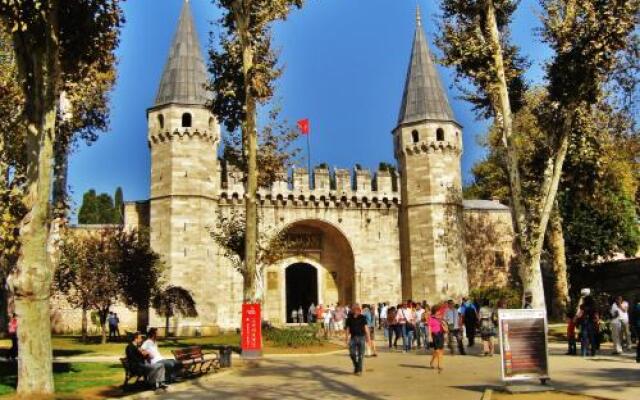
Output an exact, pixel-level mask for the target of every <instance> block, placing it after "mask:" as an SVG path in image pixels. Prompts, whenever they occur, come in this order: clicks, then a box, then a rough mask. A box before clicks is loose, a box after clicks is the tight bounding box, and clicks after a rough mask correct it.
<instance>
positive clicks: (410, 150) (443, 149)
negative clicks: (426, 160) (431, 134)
mask: <svg viewBox="0 0 640 400" xmlns="http://www.w3.org/2000/svg"><path fill="white" fill-rule="evenodd" d="M404 151H405V153H406V154H407V155H413V154H421V153H427V154H428V153H449V152H451V153H454V154H460V153H461V152H462V149H461V148H460V146H459V145H458V143H456V142H450V141H443V140H431V141H422V142H418V143H411V144H409V145H407V146H405V148H404Z"/></svg>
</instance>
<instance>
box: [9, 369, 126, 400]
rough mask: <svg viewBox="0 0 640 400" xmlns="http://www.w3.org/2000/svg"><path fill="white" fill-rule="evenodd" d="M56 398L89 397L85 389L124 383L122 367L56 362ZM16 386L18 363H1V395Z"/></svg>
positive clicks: (10, 391)
mask: <svg viewBox="0 0 640 400" xmlns="http://www.w3.org/2000/svg"><path fill="white" fill-rule="evenodd" d="M53 370H54V379H55V386H56V393H57V394H58V395H59V396H56V398H61V399H72V398H89V397H92V396H86V395H85V394H84V392H85V391H87V390H89V389H91V388H96V387H100V388H107V387H110V386H114V385H119V384H121V383H122V380H123V378H124V375H123V372H122V367H121V366H120V365H119V364H111V363H55V364H53ZM15 386H16V364H14V363H0V396H3V395H10V394H12V393H13V392H14V391H15Z"/></svg>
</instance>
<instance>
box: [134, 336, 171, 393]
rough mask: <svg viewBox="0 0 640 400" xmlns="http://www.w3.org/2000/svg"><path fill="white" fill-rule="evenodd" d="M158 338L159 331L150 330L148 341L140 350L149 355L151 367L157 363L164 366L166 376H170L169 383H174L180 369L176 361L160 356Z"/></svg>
mask: <svg viewBox="0 0 640 400" xmlns="http://www.w3.org/2000/svg"><path fill="white" fill-rule="evenodd" d="M157 338H158V329H156V328H151V329H149V333H148V334H147V340H145V341H144V343H142V346H141V347H140V348H141V349H142V350H144V351H145V352H146V353H147V354H148V355H149V363H150V364H151V365H153V364H157V363H160V364H162V365H164V369H165V371H166V375H168V376H169V382H173V381H174V380H175V377H176V369H177V367H178V364H177V363H176V360H169V359H165V358H163V357H162V355H161V354H160V350H158V342H157Z"/></svg>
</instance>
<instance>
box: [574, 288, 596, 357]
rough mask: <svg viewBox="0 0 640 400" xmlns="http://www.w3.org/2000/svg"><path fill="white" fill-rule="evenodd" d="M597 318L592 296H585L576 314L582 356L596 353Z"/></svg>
mask: <svg viewBox="0 0 640 400" xmlns="http://www.w3.org/2000/svg"><path fill="white" fill-rule="evenodd" d="M598 320H599V318H598V311H597V310H596V305H595V301H594V300H593V297H591V296H585V297H584V298H583V299H582V303H581V304H580V305H579V308H578V313H577V314H576V326H579V327H580V352H581V354H582V356H583V357H586V356H588V355H591V356H595V355H596V349H597V346H598V343H597V333H598Z"/></svg>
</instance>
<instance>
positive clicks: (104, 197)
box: [78, 188, 123, 225]
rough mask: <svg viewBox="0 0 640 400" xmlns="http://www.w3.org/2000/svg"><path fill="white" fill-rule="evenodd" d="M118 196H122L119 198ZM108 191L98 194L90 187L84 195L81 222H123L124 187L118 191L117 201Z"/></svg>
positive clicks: (79, 217) (80, 212)
mask: <svg viewBox="0 0 640 400" xmlns="http://www.w3.org/2000/svg"><path fill="white" fill-rule="evenodd" d="M118 196H120V197H119V198H118ZM117 202H119V204H120V205H117V204H115V203H114V201H113V198H112V197H111V196H110V195H109V194H108V193H101V194H99V195H98V194H96V191H95V190H94V189H90V190H88V191H87V192H85V194H84V195H83V196H82V205H81V206H80V211H79V212H78V223H79V224H88V225H93V224H121V223H122V219H123V218H122V212H121V208H122V189H121V188H118V190H117V191H116V203H117Z"/></svg>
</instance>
